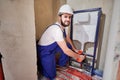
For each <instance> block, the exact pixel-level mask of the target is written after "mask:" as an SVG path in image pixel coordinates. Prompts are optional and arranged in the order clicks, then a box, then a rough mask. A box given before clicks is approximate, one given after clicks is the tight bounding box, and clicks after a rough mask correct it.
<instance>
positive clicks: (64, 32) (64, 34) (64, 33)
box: [53, 24, 66, 38]
mask: <svg viewBox="0 0 120 80" xmlns="http://www.w3.org/2000/svg"><path fill="white" fill-rule="evenodd" d="M53 25H57V26H59V27H60V25H58V24H53ZM62 32H63V36H64V38H66V31H65V29H64V30H63V31H62Z"/></svg>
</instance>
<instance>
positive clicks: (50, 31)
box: [38, 23, 64, 46]
mask: <svg viewBox="0 0 120 80" xmlns="http://www.w3.org/2000/svg"><path fill="white" fill-rule="evenodd" d="M56 24H57V23H56ZM58 25H60V24H58ZM58 25H52V26H49V27H48V28H47V29H46V31H45V32H44V33H43V35H42V36H41V39H40V40H39V42H38V44H39V45H42V46H47V45H50V44H52V43H54V42H57V41H63V40H64V37H63V32H62V30H61V28H60V27H59V26H58Z"/></svg>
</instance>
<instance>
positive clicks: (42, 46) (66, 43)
mask: <svg viewBox="0 0 120 80" xmlns="http://www.w3.org/2000/svg"><path fill="white" fill-rule="evenodd" d="M72 15H73V10H72V8H71V7H70V6H69V5H67V4H65V5H63V6H61V7H60V9H59V11H58V21H57V22H56V23H55V24H53V25H51V26H49V27H48V28H47V29H46V30H45V32H44V33H43V35H42V36H41V39H40V40H39V42H38V57H39V60H40V62H39V65H40V66H41V71H42V75H43V76H45V77H46V78H48V80H54V79H55V77H56V61H55V54H56V52H60V54H61V55H60V58H59V61H58V65H59V66H65V65H66V63H67V62H68V60H69V57H72V58H74V59H75V60H77V61H78V62H81V61H83V60H84V58H85V57H84V56H83V55H79V54H77V53H76V52H77V51H78V50H76V49H75V47H74V46H73V44H72V41H71V39H70V37H69V35H68V34H67V33H66V32H65V31H66V28H67V27H68V26H69V25H70V23H71V17H72Z"/></svg>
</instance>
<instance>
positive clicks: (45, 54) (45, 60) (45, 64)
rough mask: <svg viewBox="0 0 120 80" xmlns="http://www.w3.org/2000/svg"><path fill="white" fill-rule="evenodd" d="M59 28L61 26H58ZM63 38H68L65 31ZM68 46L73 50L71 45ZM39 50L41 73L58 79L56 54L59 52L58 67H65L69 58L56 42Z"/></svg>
mask: <svg viewBox="0 0 120 80" xmlns="http://www.w3.org/2000/svg"><path fill="white" fill-rule="evenodd" d="M58 26H59V25H58ZM63 36H64V37H66V33H65V30H64V32H63ZM67 46H68V47H69V48H70V49H71V46H70V44H67ZM37 49H38V58H39V59H38V60H39V63H38V65H39V66H40V69H41V73H42V75H43V76H45V77H47V78H49V79H50V80H53V79H54V78H55V77H56V60H55V54H56V53H57V52H59V53H60V54H61V55H60V58H59V61H58V65H60V66H65V65H66V63H67V61H68V60H69V57H68V56H67V55H66V54H65V53H64V52H63V51H62V49H61V48H60V47H59V46H58V44H57V42H54V43H52V44H50V45H47V46H40V45H38V46H37Z"/></svg>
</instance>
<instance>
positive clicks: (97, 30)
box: [70, 8, 102, 75]
mask: <svg viewBox="0 0 120 80" xmlns="http://www.w3.org/2000/svg"><path fill="white" fill-rule="evenodd" d="M93 11H98V20H97V28H96V35H95V40H94V42H95V44H94V53H93V55H86V56H90V57H93V60H92V66H91V75H94V65H95V59H96V49H97V43H98V33H99V25H100V17H101V14H102V10H101V8H93V9H86V10H78V11H74V14H77V13H84V12H93ZM73 17H74V16H73ZM73 17H72V20H71V28H70V38H71V39H72V40H73Z"/></svg>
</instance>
